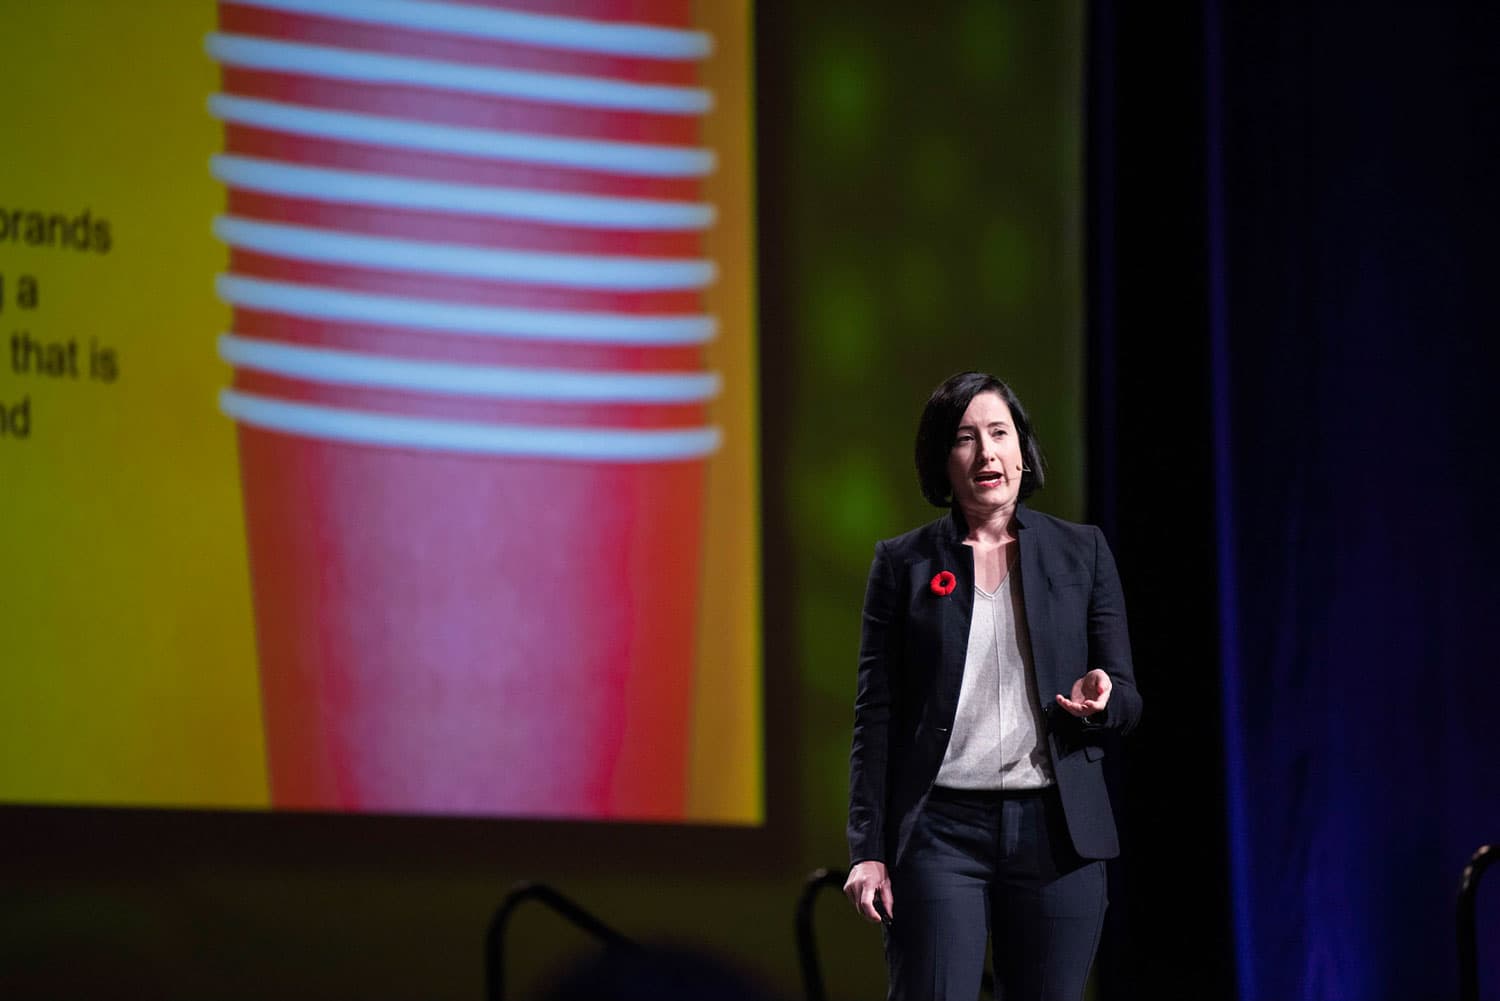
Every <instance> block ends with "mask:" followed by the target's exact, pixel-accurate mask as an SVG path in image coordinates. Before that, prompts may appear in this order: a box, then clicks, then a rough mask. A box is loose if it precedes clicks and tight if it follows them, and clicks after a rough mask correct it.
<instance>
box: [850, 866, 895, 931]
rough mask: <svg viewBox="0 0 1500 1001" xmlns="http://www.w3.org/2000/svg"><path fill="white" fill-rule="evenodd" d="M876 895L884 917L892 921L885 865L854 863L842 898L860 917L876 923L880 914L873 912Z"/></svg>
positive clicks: (889, 891)
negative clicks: (878, 897) (845, 899)
mask: <svg viewBox="0 0 1500 1001" xmlns="http://www.w3.org/2000/svg"><path fill="white" fill-rule="evenodd" d="M877 894H879V896H880V902H881V903H882V904H883V905H884V906H885V913H886V916H887V917H889V918H891V919H892V920H894V919H895V917H896V912H895V910H894V898H893V897H892V896H891V879H890V875H889V874H888V873H887V872H886V870H885V863H884V862H875V861H868V862H856V863H855V864H854V868H852V869H850V870H849V879H848V880H847V881H846V882H845V883H844V896H846V897H848V898H849V902H850V903H851V904H853V905H854V909H855V910H856V911H858V912H859V913H860V915H861V916H862V917H864V918H865V919H866V920H869V921H875V922H878V921H880V913H879V912H878V911H876V910H875V897H876V895H877Z"/></svg>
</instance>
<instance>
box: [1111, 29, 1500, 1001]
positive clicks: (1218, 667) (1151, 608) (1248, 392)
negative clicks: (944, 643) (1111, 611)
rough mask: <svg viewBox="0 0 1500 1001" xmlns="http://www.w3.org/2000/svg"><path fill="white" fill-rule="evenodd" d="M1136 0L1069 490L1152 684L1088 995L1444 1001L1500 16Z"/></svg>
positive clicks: (1494, 934) (1470, 712) (1456, 839)
mask: <svg viewBox="0 0 1500 1001" xmlns="http://www.w3.org/2000/svg"><path fill="white" fill-rule="evenodd" d="M1140 6H1141V5H1128V4H1114V3H1110V2H1107V0H1100V2H1096V3H1095V5H1094V10H1093V35H1092V41H1093V51H1092V52H1091V58H1090V66H1091V70H1092V73H1093V80H1092V85H1091V104H1092V107H1091V111H1092V112H1093V114H1094V118H1093V126H1092V127H1091V131H1090V137H1091V159H1090V165H1091V177H1092V181H1091V191H1092V202H1091V222H1092V223H1093V234H1094V236H1095V238H1096V239H1095V245H1094V253H1093V258H1092V265H1093V274H1092V276H1091V282H1090V287H1091V305H1092V307H1093V312H1094V314H1095V315H1094V319H1093V323H1092V331H1091V336H1092V340H1093V346H1094V351H1093V359H1094V363H1095V366H1096V370H1095V372H1094V374H1093V380H1094V386H1095V389H1096V393H1095V396H1094V399H1095V400H1096V401H1098V402H1099V403H1100V405H1099V406H1097V407H1096V410H1095V413H1094V416H1093V431H1094V438H1095V446H1094V448H1095V453H1094V459H1095V461H1094V463H1093V468H1094V469H1095V471H1096V473H1097V472H1099V471H1101V470H1103V471H1108V472H1109V473H1110V474H1111V475H1109V476H1108V478H1107V479H1105V478H1103V477H1098V476H1096V482H1095V483H1094V486H1093V488H1092V498H1093V504H1094V508H1095V512H1096V517H1098V518H1100V520H1101V521H1103V522H1104V523H1105V524H1106V525H1107V526H1108V527H1109V529H1110V531H1111V532H1112V533H1113V535H1112V537H1113V538H1115V539H1117V547H1118V548H1119V549H1120V550H1121V551H1122V558H1121V565H1122V568H1123V569H1124V570H1125V572H1126V575H1127V576H1126V584H1127V592H1128V596H1129V598H1130V600H1131V613H1132V626H1133V628H1134V631H1135V632H1136V634H1137V637H1138V638H1137V641H1136V646H1137V656H1138V659H1140V660H1141V665H1140V672H1141V675H1142V687H1143V691H1144V692H1145V695H1146V698H1147V718H1146V720H1145V721H1144V725H1143V729H1142V731H1141V734H1142V738H1141V743H1140V745H1139V748H1140V752H1139V753H1137V749H1136V748H1132V749H1131V753H1130V755H1129V765H1128V772H1127V773H1125V774H1124V775H1123V776H1122V777H1121V779H1120V783H1119V784H1120V787H1121V791H1122V792H1123V794H1124V796H1123V802H1122V806H1124V811H1125V815H1126V821H1127V825H1128V830H1127V850H1128V851H1129V850H1130V849H1132V848H1133V849H1134V850H1133V851H1130V854H1128V855H1127V856H1126V858H1125V859H1124V860H1122V862H1121V863H1120V866H1119V868H1120V869H1121V870H1122V878H1121V879H1120V880H1118V883H1119V885H1120V886H1121V887H1122V888H1123V890H1124V892H1123V894H1122V893H1119V892H1117V893H1116V904H1117V908H1118V909H1120V910H1122V911H1123V917H1122V918H1121V919H1120V921H1121V923H1120V931H1119V933H1118V934H1117V935H1116V936H1115V940H1114V942H1113V944H1111V945H1110V946H1108V947H1107V951H1106V955H1105V962H1104V967H1105V981H1104V989H1105V990H1104V993H1105V995H1106V996H1107V997H1111V998H1117V997H1146V996H1183V995H1179V994H1178V993H1177V992H1178V991H1181V990H1185V989H1190V988H1193V987H1194V986H1195V985H1202V984H1210V985H1213V986H1212V987H1211V988H1210V989H1208V990H1204V991H1201V992H1199V991H1194V993H1195V994H1197V995H1198V996H1230V992H1232V993H1233V994H1235V995H1237V996H1238V997H1239V998H1240V999H1241V1001H1281V999H1293V998H1297V999H1303V998H1306V999H1335V998H1371V999H1385V998H1390V999H1398V998H1399V999H1406V998H1450V997H1454V996H1456V992H1457V981H1456V957H1455V947H1454V930H1453V929H1454V920H1453V902H1454V893H1455V891H1456V888H1457V880H1458V875H1459V871H1460V869H1461V867H1462V865H1463V863H1464V861H1465V860H1466V859H1467V857H1468V855H1469V853H1470V852H1472V851H1473V849H1474V848H1475V847H1477V846H1478V845H1479V844H1481V843H1483V842H1486V841H1489V842H1495V841H1500V710H1497V704H1496V702H1497V700H1496V696H1495V694H1494V693H1495V690H1496V688H1497V686H1496V685H1495V683H1494V681H1493V679H1494V678H1495V676H1496V673H1497V672H1496V668H1495V662H1496V659H1497V658H1496V655H1495V647H1496V639H1495V637H1496V634H1497V633H1496V631H1497V622H1500V600H1497V599H1500V585H1497V579H1500V520H1497V517H1500V516H1497V513H1496V512H1495V510H1494V507H1495V500H1496V498H1497V496H1500V476H1497V475H1496V469H1495V465H1496V461H1497V458H1496V452H1497V449H1496V447H1495V436H1496V427H1495V420H1494V418H1493V417H1492V410H1493V408H1494V406H1495V404H1496V402H1497V401H1500V385H1497V373H1500V369H1497V366H1496V361H1497V355H1500V352H1497V350H1496V343H1495V342H1496V337H1497V334H1496V331H1497V327H1500V325H1497V322H1496V319H1495V315H1494V314H1495V312H1496V302H1495V299H1496V294H1495V291H1494V290H1495V288H1496V287H1497V286H1500V280H1497V279H1500V272H1497V267H1496V266H1497V263H1500V255H1497V254H1496V252H1495V249H1494V248H1495V243H1496V240H1497V238H1500V212H1497V198H1496V193H1495V184H1496V182H1495V178H1494V174H1495V164H1496V163H1497V162H1500V161H1497V159H1496V153H1497V152H1500V150H1497V143H1496V139H1497V135H1500V129H1497V123H1496V112H1495V100H1496V96H1497V94H1500V86H1497V85H1500V54H1497V53H1500V18H1497V16H1496V15H1495V13H1493V12H1492V11H1491V10H1489V9H1487V8H1486V7H1484V6H1481V5H1478V4H1474V5H1457V4H1410V5H1403V6H1383V5H1373V6H1372V5H1343V4H1337V5H1336V4H1332V3H1326V2H1314V3H1304V2H1297V3H1293V2H1269V3H1268V2H1254V3H1252V2H1248V0H1205V2H1204V3H1202V4H1200V5H1197V6H1196V7H1194V8H1193V9H1192V11H1191V13H1190V14H1188V15H1187V16H1182V15H1183V11H1182V10H1178V11H1176V12H1174V13H1173V15H1172V16H1171V17H1169V16H1168V15H1166V14H1165V13H1162V12H1151V11H1143V10H1141V9H1140ZM1130 8H1135V9H1130ZM1101 110H1103V111H1105V112H1107V114H1101V113H1100V112H1101ZM1153 147H1157V150H1156V151H1157V153H1158V154H1160V155H1158V156H1156V157H1153V156H1152V151H1153ZM1101 236H1102V239H1100V238H1101ZM1101 453H1104V454H1101ZM1132 569H1138V570H1140V572H1139V573H1137V574H1136V576H1135V578H1134V579H1132V577H1131V576H1130V574H1131V570H1132ZM1205 595H1207V596H1209V597H1205ZM1206 605H1211V606H1212V607H1205V606H1206ZM1148 629H1149V630H1152V631H1153V632H1149V633H1148V632H1147V630H1148ZM1156 630H1163V631H1165V634H1162V633H1158V632H1155V631H1156ZM1142 654H1147V655H1150V656H1149V657H1147V656H1142ZM1205 654H1207V656H1206V657H1205V656H1204V655H1205ZM1152 658H1154V659H1152ZM1153 731H1154V732H1153ZM1148 735H1149V736H1148ZM1163 839H1166V840H1167V841H1168V842H1169V843H1167V844H1163ZM1185 884H1186V885H1188V886H1191V887H1192V889H1191V890H1189V889H1187V888H1186V886H1185ZM1496 897H1500V889H1497V888H1496V887H1493V886H1491V887H1489V894H1488V898H1489V899H1487V900H1485V901H1483V906H1482V908H1481V913H1480V922H1481V924H1480V927H1481V950H1480V952H1481V957H1485V956H1486V954H1487V955H1488V959H1487V962H1488V966H1487V967H1484V968H1483V969H1482V970H1481V984H1482V986H1483V989H1484V992H1485V993H1484V996H1486V997H1490V998H1500V961H1497V959H1496V957H1500V904H1497V903H1496V901H1495V898H1496ZM1174 922H1175V926H1174ZM1174 961H1175V964H1176V965H1175V967H1174ZM1483 961H1485V960H1482V962H1483ZM1174 969H1175V974H1174ZM1162 992H1167V993H1162Z"/></svg>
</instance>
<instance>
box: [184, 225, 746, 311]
mask: <svg viewBox="0 0 1500 1001" xmlns="http://www.w3.org/2000/svg"><path fill="white" fill-rule="evenodd" d="M213 230H214V235H215V236H217V237H218V238H219V239H220V240H222V241H224V242H225V243H227V244H229V245H230V246H231V247H237V248H240V249H243V250H249V251H253V252H255V253H259V254H267V255H270V256H273V257H281V258H286V259H288V260H293V261H310V262H312V263H315V264H333V265H345V266H349V267H356V268H376V269H380V270H387V271H400V272H406V273H409V274H426V275H441V276H444V277H450V278H478V279H485V280H489V281H502V282H521V283H526V284H530V285H549V286H557V287H563V288H575V289H599V290H607V291H620V292H674V291H693V290H697V289H702V288H704V287H706V286H708V285H711V284H712V283H713V281H714V279H715V277H716V273H717V269H716V268H715V267H714V263H713V262H712V261H709V260H697V259H684V258H651V257H629V256H625V255H616V254H554V253H542V252H540V251H529V250H528V251H517V250H494V249H490V248H488V247H476V246H473V245H471V244H458V243H433V242H430V241H426V240H406V239H398V238H395V237H384V236H366V235H364V234H359V233H346V232H343V231H341V230H333V229H318V228H314V227H311V226H293V225H289V224H286V223H268V222H259V221H257V220H254V219H245V218H242V217H239V216H230V215H223V216H217V217H215V219H214V225H213Z"/></svg>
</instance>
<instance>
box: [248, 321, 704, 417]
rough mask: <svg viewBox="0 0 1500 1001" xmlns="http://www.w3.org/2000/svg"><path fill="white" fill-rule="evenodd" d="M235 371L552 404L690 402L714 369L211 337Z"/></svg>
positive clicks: (701, 398) (698, 396) (700, 398)
mask: <svg viewBox="0 0 1500 1001" xmlns="http://www.w3.org/2000/svg"><path fill="white" fill-rule="evenodd" d="M219 357H220V358H222V359H224V360H225V361H226V362H228V363H229V364H231V365H233V366H234V367H235V368H237V369H247V370H250V371H254V372H265V373H267V374H270V375H275V376H281V377H284V378H289V379H297V380H300V381H305V382H317V383H323V384H327V385H335V386H357V387H361V388H367V389H391V390H399V391H404V392H416V393H430V394H434V395H439V396H470V397H478V398H482V399H504V400H531V401H546V402H552V403H620V404H693V403H706V402H708V401H709V400H712V399H713V398H714V397H716V396H718V394H719V390H720V389H721V386H722V383H721V380H720V379H719V376H718V374H717V373H714V372H617V371H597V372H591V371H585V370H579V369H556V368H529V367H516V366H506V365H472V364H459V363H454V362H435V361H422V360H416V359H410V358H393V357H391V356H389V355H374V354H368V353H364V352H358V351H343V350H335V349H331V348H310V347H303V346H301V345H294V344H285V343H282V342H279V341H268V340H263V339H260V338H255V337H242V336H240V335H238V334H221V335H220V336H219Z"/></svg>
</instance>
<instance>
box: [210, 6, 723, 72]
mask: <svg viewBox="0 0 1500 1001" xmlns="http://www.w3.org/2000/svg"><path fill="white" fill-rule="evenodd" d="M233 2H234V3H236V4H238V5H240V6H243V7H260V8H264V9H267V10H278V11H284V12H286V13H289V14H311V15H315V16H319V17H331V18H336V19H338V20H343V21H356V22H359V23H361V24H379V25H386V26H389V27H393V28H411V29H413V30H416V31H433V32H440V33H442V34H446V35H461V36H464V37H467V38H479V39H487V40H491V41H502V42H516V43H518V44H522V45H534V46H537V47H539V48H548V49H563V50H566V51H569V52H595V53H600V54H605V55H617V56H639V57H642V58H646V59H662V60H676V61H687V60H696V59H702V58H704V57H706V56H707V55H708V54H709V53H710V52H711V51H712V50H713V39H712V37H711V36H710V35H709V34H708V33H707V32H703V31H692V30H688V29H683V28H664V27H660V26H657V25H650V24H626V23H612V22H605V21H593V20H586V19H584V18H577V17H558V16H556V15H552V14H527V13H522V12H520V11H509V10H486V9H484V8H482V7H473V6H470V5H468V4H456V3H436V2H431V0H427V2H423V3H413V2H411V0H233Z"/></svg>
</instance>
